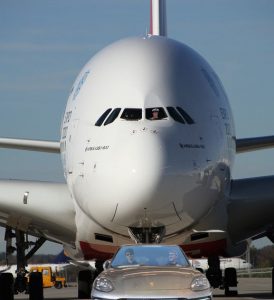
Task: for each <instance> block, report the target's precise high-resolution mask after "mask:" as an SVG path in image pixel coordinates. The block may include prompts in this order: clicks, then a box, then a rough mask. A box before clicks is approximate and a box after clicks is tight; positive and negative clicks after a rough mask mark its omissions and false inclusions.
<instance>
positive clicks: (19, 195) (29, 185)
mask: <svg viewBox="0 0 274 300" xmlns="http://www.w3.org/2000/svg"><path fill="white" fill-rule="evenodd" d="M74 220H75V210H74V205H73V201H72V198H71V196H70V193H69V191H68V188H67V185H66V184H62V183H50V182H36V181H22V180H20V181H19V180H0V226H4V227H5V226H10V227H12V228H15V229H19V230H22V231H25V232H28V233H30V234H32V235H34V236H38V237H45V238H46V239H48V240H51V241H55V242H59V243H65V244H74V242H75V234H76V227H75V221H74Z"/></svg>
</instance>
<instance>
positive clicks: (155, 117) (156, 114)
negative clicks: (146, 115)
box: [150, 108, 159, 120]
mask: <svg viewBox="0 0 274 300" xmlns="http://www.w3.org/2000/svg"><path fill="white" fill-rule="evenodd" d="M150 120H159V108H153V109H152V117H151V118H150Z"/></svg>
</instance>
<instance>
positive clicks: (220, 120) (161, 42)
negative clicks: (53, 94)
mask: <svg viewBox="0 0 274 300" xmlns="http://www.w3.org/2000/svg"><path fill="white" fill-rule="evenodd" d="M153 107H157V108H161V109H163V110H164V112H165V114H166V117H165V118H164V119H161V120H150V119H149V118H147V117H146V109H150V108H153ZM167 107H173V108H175V109H177V107H181V108H183V110H184V111H185V112H187V114H188V115H189V116H190V117H191V118H192V120H193V121H194V122H193V123H191V122H185V124H182V123H180V122H177V121H175V120H174V119H173V118H172V116H171V115H170V113H169V112H168V110H167ZM117 108H120V109H121V110H120V111H119V114H118V115H117V118H116V119H115V120H114V121H113V122H111V123H109V124H107V125H104V123H103V124H101V126H95V123H96V122H97V120H98V119H99V117H100V116H101V115H102V114H103V113H104V112H105V111H106V110H107V109H111V112H113V110H114V109H117ZM124 109H141V110H142V115H141V118H140V119H138V120H127V119H125V118H121V115H122V114H123V111H124ZM108 116H109V115H108ZM106 118H107V117H106ZM105 120H106V119H105ZM61 152H62V160H63V165H64V173H65V176H66V179H67V182H68V185H69V188H70V192H71V194H72V196H73V198H74V200H75V207H76V226H77V240H78V241H80V242H81V241H84V242H88V243H92V244H104V241H96V238H95V236H94V233H98V234H105V235H110V236H112V238H113V242H112V243H111V245H113V246H115V245H119V244H120V243H123V242H125V241H126V240H127V238H128V227H130V226H134V227H138V226H139V227H151V226H152V227H153V226H160V225H163V226H165V228H166V233H165V234H166V237H167V238H168V237H171V236H176V235H177V234H178V233H182V232H183V231H185V230H189V229H190V228H191V227H192V226H194V225H196V224H198V223H199V222H200V221H201V220H202V219H203V218H204V217H205V216H206V215H207V214H208V213H209V212H210V210H211V209H212V207H213V206H214V205H217V203H218V200H220V199H222V198H223V197H224V192H225V190H226V189H228V188H229V183H230V168H231V165H232V163H233V159H234V153H235V133H234V125H233V120H232V115H231V110H230V107H229V104H228V100H227V97H226V95H225V92H224V90H223V87H222V85H221V83H220V80H219V79H218V77H217V76H216V74H215V73H214V71H213V70H212V68H211V67H210V66H209V65H208V63H207V62H206V61H205V60H204V59H203V58H202V57H201V56H200V55H199V54H197V53H196V52H195V51H193V50H192V49H191V48H189V47H187V46H186V45H184V44H181V43H179V42H177V41H174V40H172V39H168V38H166V37H159V36H146V37H139V38H128V39H124V40H121V41H118V42H116V43H114V44H112V45H110V46H108V47H106V48H105V49H104V50H102V51H101V52H99V53H98V54H97V55H96V56H95V57H94V58H92V59H91V60H90V61H89V62H88V63H87V64H86V65H85V67H84V68H83V70H82V71H81V73H80V74H79V76H78V78H77V79H76V81H75V84H74V85H73V88H72V91H71V94H70V97H69V99H68V104H67V107H66V111H65V114H64V120H63V124H62V128H61Z"/></svg>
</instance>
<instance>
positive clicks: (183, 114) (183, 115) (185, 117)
mask: <svg viewBox="0 0 274 300" xmlns="http://www.w3.org/2000/svg"><path fill="white" fill-rule="evenodd" d="M176 108H177V109H178V111H179V113H180V114H181V115H182V117H183V118H184V119H185V120H186V122H187V124H194V123H195V122H194V120H193V119H192V118H191V117H190V115H189V114H187V113H186V112H185V111H184V110H183V109H182V108H181V107H179V106H177V107H176Z"/></svg>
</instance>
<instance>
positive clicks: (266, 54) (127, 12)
mask: <svg viewBox="0 0 274 300" xmlns="http://www.w3.org/2000/svg"><path fill="white" fill-rule="evenodd" d="M167 18H168V35H169V37H171V38H174V39H177V40H179V41H181V42H183V43H186V44H188V45H189V46H190V47H192V48H194V49H195V50H196V51H198V52H199V53H200V54H201V55H202V56H203V57H204V58H205V59H206V60H207V61H208V62H209V63H210V64H211V66H212V67H213V69H214V70H215V71H216V72H217V74H218V75H219V77H220V79H221V81H222V82H223V85H224V87H225V89H226V92H227V94H228V97H229V99H230V104H231V107H232V111H233V113H234V119H235V124H236V133H237V137H250V136H263V135H271V134H273V129H274V121H273V111H274V90H273V87H274V86H273V74H274V1H272V0H256V1H255V0H206V1H205V0H167ZM148 27H149V1H148V0H77V1H76V0H58V1H56V0H43V1H37V0H22V1H15V0H3V1H1V3H0V93H1V96H0V104H1V110H0V136H1V137H16V138H17V137H20V138H29V139H43V140H58V139H59V127H60V122H61V117H62V113H63V111H64V108H65V105H66V100H67V97H68V93H69V90H70V88H71V86H72V84H73V81H74V79H75V78H76V76H77V74H78V73H79V71H80V69H81V68H82V67H83V65H84V64H85V63H86V62H87V61H88V60H89V58H90V57H91V56H92V55H94V54H95V53H96V52H98V51H99V50H100V49H102V48H103V47H104V46H106V45H107V44H109V43H111V42H114V41H116V40H117V39H121V38H124V37H127V36H136V35H137V36H140V35H143V34H145V33H146V31H147V29H148ZM0 166H1V167H0V178H17V179H38V180H52V181H61V182H62V181H63V180H64V179H63V175H62V167H61V162H60V159H59V157H58V155H53V154H43V153H35V152H24V151H16V150H3V149H1V150H0ZM273 173H274V150H264V151H258V152H254V153H250V154H241V155H238V156H237V158H236V161H235V167H234V171H233V177H234V178H242V177H252V176H263V175H269V174H273ZM0 244H3V243H0ZM58 249H59V248H56V247H54V246H53V245H50V244H48V246H46V247H44V248H43V251H44V252H47V251H51V252H52V251H53V252H54V251H57V250H58ZM0 250H1V247H0Z"/></svg>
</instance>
